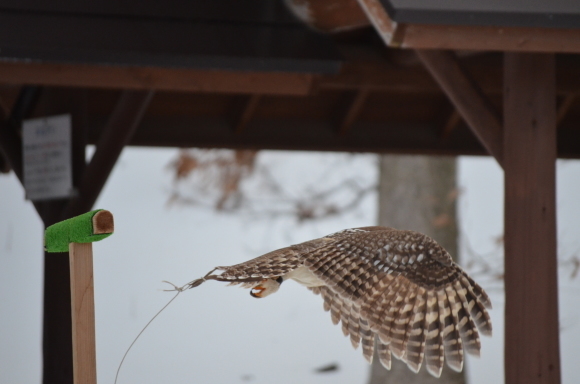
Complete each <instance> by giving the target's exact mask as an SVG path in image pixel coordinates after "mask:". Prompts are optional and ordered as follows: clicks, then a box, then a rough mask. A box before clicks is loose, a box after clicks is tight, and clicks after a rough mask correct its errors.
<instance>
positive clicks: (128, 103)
mask: <svg viewBox="0 0 580 384" xmlns="http://www.w3.org/2000/svg"><path fill="white" fill-rule="evenodd" d="M153 94H154V91H151V90H149V91H124V92H123V93H122V94H121V97H120V99H119V101H118V102H117V106H116V107H115V110H114V111H113V113H112V114H111V117H110V119H109V121H108V122H107V125H106V127H105V128H104V129H103V132H102V133H101V137H100V139H99V142H98V143H97V148H96V151H95V153H94V155H93V157H92V159H91V162H90V163H89V165H88V166H87V167H86V170H85V172H84V175H83V178H82V181H81V183H80V185H79V187H78V195H77V196H76V197H74V198H73V199H72V200H71V201H70V202H69V204H68V205H67V207H66V209H65V210H64V212H63V214H62V218H63V219H65V218H69V217H73V216H76V215H79V214H81V213H84V212H87V211H89V210H90V209H91V208H92V206H93V204H94V203H95V201H96V200H97V198H98V197H99V194H100V193H101V190H102V189H103V186H104V185H105V182H106V181H107V179H108V177H109V174H110V173H111V171H112V170H113V167H114V166H115V164H116V162H117V159H118V158H119V156H120V155H121V152H122V150H123V148H124V147H125V145H126V144H127V143H128V142H129V141H130V140H131V138H132V137H133V134H134V133H135V131H136V129H137V127H138V126H139V123H140V122H141V119H142V118H143V115H144V113H145V110H146V109H147V106H148V105H149V102H150V101H151V99H152V97H153Z"/></svg>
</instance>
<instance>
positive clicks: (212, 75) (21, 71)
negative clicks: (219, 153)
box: [0, 62, 313, 95]
mask: <svg viewBox="0 0 580 384" xmlns="http://www.w3.org/2000/svg"><path fill="white" fill-rule="evenodd" d="M312 78H313V76H312V75H310V74H303V73H284V72H235V71H212V70H197V69H184V68H160V67H126V66H105V65H102V66H101V65H81V64H77V65H74V64H55V63H22V62H0V83H5V84H15V85H22V84H25V85H27V84H28V85H51V86H75V87H87V88H109V89H136V90H148V89H158V90H172V91H188V92H204V93H205V92H215V93H261V94H266V95H267V94H273V95H276V94H278V95H279V94H285V95H306V94H308V93H309V92H310V87H311V82H312Z"/></svg>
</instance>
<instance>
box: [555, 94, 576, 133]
mask: <svg viewBox="0 0 580 384" xmlns="http://www.w3.org/2000/svg"><path fill="white" fill-rule="evenodd" d="M577 96H578V94H577V93H569V94H567V95H566V96H565V97H564V100H562V104H560V105H559V106H558V111H557V113H556V116H557V117H556V127H559V126H560V124H562V121H564V118H565V117H566V115H567V114H568V111H569V110H570V107H571V106H572V104H574V101H576V97H577Z"/></svg>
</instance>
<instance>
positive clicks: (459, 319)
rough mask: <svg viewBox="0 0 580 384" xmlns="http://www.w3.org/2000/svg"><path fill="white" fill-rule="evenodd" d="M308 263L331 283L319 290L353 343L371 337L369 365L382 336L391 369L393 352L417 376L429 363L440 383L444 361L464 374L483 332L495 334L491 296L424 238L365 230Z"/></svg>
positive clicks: (311, 257) (389, 230) (327, 247)
mask: <svg viewBox="0 0 580 384" xmlns="http://www.w3.org/2000/svg"><path fill="white" fill-rule="evenodd" d="M303 257H304V265H305V266H306V267H308V268H309V269H310V270H311V271H312V272H313V273H314V274H315V275H316V276H317V277H318V278H320V279H321V280H322V281H323V282H324V283H325V284H326V287H321V288H320V289H319V291H318V292H319V293H320V294H321V295H322V297H323V298H324V301H325V308H328V310H330V312H331V315H332V317H333V321H334V322H338V320H340V321H342V326H343V332H345V333H346V330H348V334H349V335H350V337H351V341H353V345H355V346H356V345H357V344H358V342H356V341H357V340H363V338H364V337H366V338H367V341H365V342H363V354H364V355H365V357H367V359H368V354H369V353H371V354H372V346H370V345H372V344H373V343H372V342H369V340H371V339H372V340H374V337H375V336H376V337H377V338H378V341H379V342H378V352H379V356H383V358H381V361H382V362H383V364H384V365H385V366H387V367H389V366H390V354H393V355H394V356H395V357H397V358H399V359H401V360H403V361H405V362H406V363H407V365H408V366H409V368H410V369H412V370H413V371H415V372H417V371H418V370H419V369H420V367H421V365H422V363H423V361H425V364H426V368H427V370H428V371H429V372H430V373H431V374H432V375H434V376H437V377H438V376H440V374H441V370H442V368H443V362H444V360H446V361H447V365H448V366H449V367H451V368H452V369H454V370H457V371H460V370H461V369H462V367H463V351H464V350H465V351H466V352H468V353H472V354H479V350H480V347H481V345H480V340H479V332H481V333H483V334H485V335H490V334H491V331H492V328H491V321H490V318H489V315H488V313H487V310H486V307H487V308H490V307H491V302H490V300H489V298H488V296H487V295H486V293H485V292H484V291H483V289H482V288H481V287H480V286H479V285H477V284H476V283H475V282H474V281H473V280H472V279H471V278H470V277H469V276H468V275H467V274H466V273H465V272H464V271H463V270H462V269H461V268H460V267H459V266H458V265H456V264H455V263H454V262H453V260H452V259H451V256H450V255H449V254H448V253H447V252H446V251H445V250H444V249H443V248H442V247H441V246H440V245H438V244H437V243H436V242H435V241H434V240H433V239H431V238H429V237H427V236H425V235H422V234H420V233H416V232H412V231H400V230H395V229H392V228H385V227H368V228H361V229H359V230H355V231H353V230H351V232H349V233H348V235H347V236H340V238H339V239H338V240H337V241H334V242H331V243H329V244H327V245H325V246H322V247H318V248H316V249H315V250H314V251H312V252H310V253H309V254H307V255H304V256H303ZM345 323H346V324H348V325H345ZM478 330H479V332H478Z"/></svg>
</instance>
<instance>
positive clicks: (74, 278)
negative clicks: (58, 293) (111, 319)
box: [69, 243, 97, 384]
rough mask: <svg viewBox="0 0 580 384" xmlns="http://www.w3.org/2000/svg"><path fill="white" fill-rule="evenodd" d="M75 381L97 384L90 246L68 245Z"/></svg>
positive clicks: (89, 244)
mask: <svg viewBox="0 0 580 384" xmlns="http://www.w3.org/2000/svg"><path fill="white" fill-rule="evenodd" d="M69 260H70V274H71V280H70V283H71V306H72V308H71V314H72V335H73V336H72V341H73V372H74V383H75V384H97V357H96V344H95V293H94V286H93V245H92V244H91V243H85V244H77V243H71V244H70V245H69Z"/></svg>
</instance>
